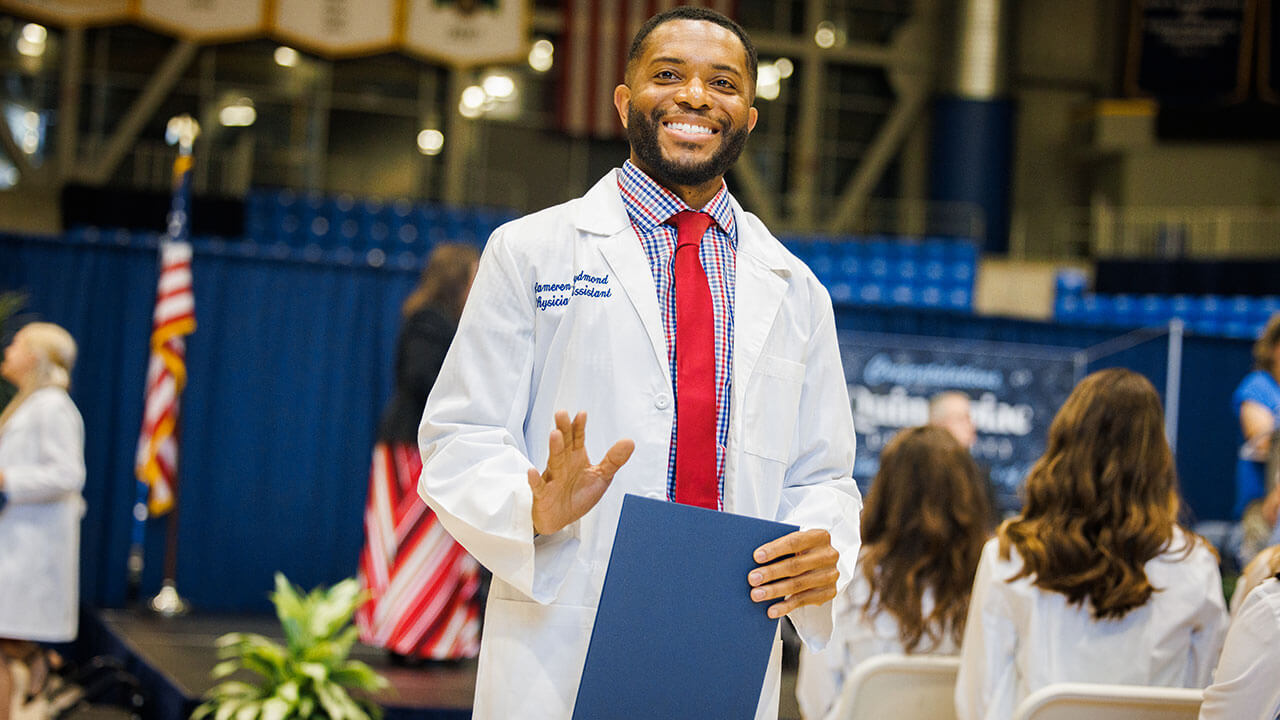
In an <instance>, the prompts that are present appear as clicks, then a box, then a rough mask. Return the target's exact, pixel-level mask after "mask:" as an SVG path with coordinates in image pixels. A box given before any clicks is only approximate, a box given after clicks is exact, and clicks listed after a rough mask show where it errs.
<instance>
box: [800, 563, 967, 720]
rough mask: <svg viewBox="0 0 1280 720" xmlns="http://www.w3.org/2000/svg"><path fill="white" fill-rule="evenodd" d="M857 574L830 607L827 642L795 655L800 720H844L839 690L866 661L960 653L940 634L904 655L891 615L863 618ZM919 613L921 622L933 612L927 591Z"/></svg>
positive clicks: (864, 591) (863, 584)
mask: <svg viewBox="0 0 1280 720" xmlns="http://www.w3.org/2000/svg"><path fill="white" fill-rule="evenodd" d="M862 573H863V569H862V567H859V568H858V572H856V573H854V578H853V580H852V581H851V582H850V583H849V589H848V590H846V591H845V592H843V593H841V594H840V595H839V596H838V597H836V599H835V600H834V601H833V602H834V603H835V627H834V628H833V629H832V631H831V642H829V643H827V646H826V647H825V648H823V649H821V650H810V649H808V648H801V649H800V658H799V661H800V662H799V667H798V668H797V671H796V701H797V702H798V703H799V705H800V715H801V716H802V717H804V719H805V720H841V719H842V718H844V717H846V716H847V714H848V713H847V711H846V710H845V708H844V707H843V706H842V704H841V702H840V700H841V694H842V693H843V692H844V684H845V682H846V681H847V680H848V679H849V676H850V675H852V674H853V671H854V669H855V668H857V667H858V665H859V664H861V663H862V662H863V661H865V660H870V659H871V658H874V657H878V656H880V655H906V654H911V655H955V654H956V653H958V652H959V651H960V648H959V646H957V644H956V641H955V639H954V636H953V635H952V634H951V632H950V631H949V630H944V631H943V632H942V635H941V637H940V638H939V639H938V642H937V643H930V641H929V640H928V638H925V639H923V640H921V641H920V645H919V646H917V647H916V648H914V649H913V650H912V651H911V652H910V653H907V651H906V649H905V648H903V647H902V638H901V635H900V634H899V633H900V627H899V625H898V619H897V618H895V617H894V616H893V613H891V612H889V611H887V610H881V611H880V612H878V613H875V614H874V615H873V616H871V617H867V615H866V613H865V612H863V607H865V606H866V604H867V598H868V597H870V595H871V584H870V583H868V582H867V579H866V577H865V576H864V575H863V574H862ZM920 612H921V615H923V616H925V617H928V616H929V613H931V612H933V591H932V590H926V591H925V592H924V593H923V594H922V595H921V597H920Z"/></svg>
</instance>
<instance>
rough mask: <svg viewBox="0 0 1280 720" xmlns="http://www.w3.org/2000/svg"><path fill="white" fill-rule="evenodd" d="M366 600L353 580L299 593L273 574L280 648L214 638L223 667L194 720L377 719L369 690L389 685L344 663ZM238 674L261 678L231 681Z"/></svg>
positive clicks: (250, 638) (255, 640)
mask: <svg viewBox="0 0 1280 720" xmlns="http://www.w3.org/2000/svg"><path fill="white" fill-rule="evenodd" d="M365 599H366V598H365V595H364V593H362V592H361V591H360V585H359V583H358V582H356V580H355V579H353V578H348V579H346V580H343V581H342V582H340V583H338V584H337V585H334V586H333V587H332V588H329V589H327V590H326V589H325V588H323V587H319V588H316V589H314V590H312V591H311V592H310V593H308V594H306V595H304V594H303V593H302V591H301V590H300V589H299V588H296V587H294V586H293V585H292V584H291V583H290V582H289V581H288V580H287V579H285V576H284V575H283V574H281V573H276V589H275V592H273V593H271V602H272V604H274V605H275V607H276V616H277V617H279V618H280V625H281V626H282V627H283V629H284V636H285V645H284V646H282V645H280V643H277V642H275V641H273V640H270V639H268V638H265V637H263V636H261V635H257V634H254V633H228V634H226V635H223V636H222V637H220V638H218V640H217V646H218V658H219V659H220V660H221V662H219V663H218V664H217V665H216V666H215V667H214V668H213V672H212V675H213V677H214V679H216V680H222V682H220V683H218V684H217V685H215V686H214V687H213V688H211V689H210V690H209V692H207V693H205V696H204V697H205V701H204V702H203V703H201V705H200V706H199V707H197V708H196V710H195V712H193V713H192V714H191V720H201V718H205V717H208V716H212V720H232V719H233V718H234V720H293V719H295V718H297V719H298V720H303V719H305V718H331V719H332V720H379V719H380V718H381V717H382V708H381V707H379V706H378V704H377V703H375V702H374V701H373V700H372V699H371V697H370V693H373V692H375V691H377V690H380V689H382V688H385V687H387V681H386V678H384V677H382V676H381V675H379V674H378V673H376V672H374V671H373V669H372V668H370V667H369V666H368V665H366V664H365V663H362V662H360V661H358V660H349V659H347V655H348V654H350V652H351V647H352V646H353V645H354V644H355V641H356V628H355V627H352V626H350V622H351V616H352V614H353V613H355V610H356V608H358V607H359V606H360V604H361V603H363V602H364V601H365ZM241 670H246V671H249V672H251V673H255V674H257V675H258V676H260V678H259V680H258V682H257V684H253V683H249V682H245V681H242V680H235V679H231V678H230V677H229V676H230V675H232V674H233V673H236V672H238V671H241Z"/></svg>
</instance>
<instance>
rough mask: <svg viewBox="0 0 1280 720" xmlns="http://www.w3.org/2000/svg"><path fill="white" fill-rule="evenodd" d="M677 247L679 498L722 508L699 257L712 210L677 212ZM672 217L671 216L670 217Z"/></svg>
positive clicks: (710, 324) (711, 327)
mask: <svg viewBox="0 0 1280 720" xmlns="http://www.w3.org/2000/svg"><path fill="white" fill-rule="evenodd" d="M672 221H674V222H675V226H676V238H677V239H676V252H675V257H674V259H673V260H672V274H673V275H674V276H675V287H676V502H678V503H684V504H686V505H698V506H700V507H705V508H711V509H712V510H716V509H718V508H719V505H720V503H719V496H720V493H719V487H718V486H719V483H718V482H717V480H716V330H715V313H714V312H713V308H712V305H711V286H710V285H708V284H707V274H706V272H705V271H704V270H703V268H702V260H701V259H699V257H698V245H699V244H700V243H701V242H702V235H703V234H704V233H705V232H706V231H707V228H708V227H710V226H711V216H710V215H708V214H706V213H701V212H694V211H692V210H685V211H683V212H679V213H676V214H675V215H674V216H673V217H672ZM668 222H671V221H668Z"/></svg>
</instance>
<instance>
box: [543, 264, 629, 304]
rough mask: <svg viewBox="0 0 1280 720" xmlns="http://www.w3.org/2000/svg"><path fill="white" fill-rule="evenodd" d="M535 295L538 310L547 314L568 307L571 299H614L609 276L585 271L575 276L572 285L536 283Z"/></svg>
mask: <svg viewBox="0 0 1280 720" xmlns="http://www.w3.org/2000/svg"><path fill="white" fill-rule="evenodd" d="M533 294H534V302H535V304H536V305H537V306H538V310H540V311H542V312H546V311H547V309H548V308H554V307H563V306H565V305H568V304H569V299H570V298H571V297H584V298H593V299H600V298H609V297H613V288H612V287H611V286H610V285H609V276H608V275H607V274H606V275H591V274H589V273H587V272H585V271H583V272H580V273H578V274H577V275H575V276H574V278H573V282H571V283H567V282H565V283H534V285H533Z"/></svg>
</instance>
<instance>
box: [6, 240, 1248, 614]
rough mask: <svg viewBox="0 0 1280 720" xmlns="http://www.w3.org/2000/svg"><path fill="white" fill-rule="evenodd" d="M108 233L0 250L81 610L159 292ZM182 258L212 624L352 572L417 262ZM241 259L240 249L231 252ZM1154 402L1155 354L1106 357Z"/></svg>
mask: <svg viewBox="0 0 1280 720" xmlns="http://www.w3.org/2000/svg"><path fill="white" fill-rule="evenodd" d="M138 245H139V244H138V242H137V238H136V237H135V238H133V239H132V240H131V241H129V243H127V244H125V243H120V242H117V239H116V238H113V237H112V236H106V237H103V238H101V239H99V240H98V241H97V242H93V243H87V242H79V241H74V240H68V239H64V238H21V237H7V236H0V291H3V290H22V291H24V292H26V293H27V294H28V295H29V302H28V303H27V308H28V310H29V313H28V318H29V319H37V318H38V319H44V320H50V321H53V322H56V323H59V324H61V325H63V326H65V327H66V328H67V329H68V330H70V331H71V333H72V334H73V335H74V336H75V337H76V339H77V341H78V342H79V343H80V349H81V358H80V361H79V363H78V364H77V367H76V372H75V375H74V378H73V382H74V386H73V388H72V397H73V398H74V399H75V400H76V403H77V404H78V405H79V407H80V409H81V412H82V413H83V415H84V420H85V427H86V431H87V432H86V449H85V451H86V462H87V464H88V468H89V477H88V482H87V486H86V488H85V497H86V500H87V501H88V508H89V509H88V514H87V515H86V517H85V521H84V526H83V543H82V545H83V552H82V564H83V570H82V574H83V587H82V593H83V597H84V599H85V600H86V601H87V602H90V603H93V604H96V605H99V606H119V605H121V604H123V602H124V600H125V590H126V580H125V561H126V557H127V554H128V547H129V536H130V528H131V523H132V519H131V510H132V505H133V502H134V496H135V491H136V490H135V485H136V483H135V480H134V476H133V456H134V450H135V445H136V443H137V437H138V428H139V422H140V417H141V412H142V393H143V380H144V376H145V373H146V362H147V352H148V349H147V343H148V338H149V336H150V330H151V311H152V303H153V300H154V295H155V282H156V271H157V267H156V261H157V256H156V252H155V250H154V249H153V248H148V247H139V246H138ZM238 247H241V246H239V245H234V244H233V245H228V246H226V248H224V249H222V250H219V249H218V248H217V247H216V244H215V245H214V246H210V245H209V244H208V243H206V244H200V243H197V245H196V256H195V260H194V263H193V274H194V282H195V295H196V316H197V321H198V323H199V328H198V330H197V331H196V333H195V335H193V336H192V337H191V338H190V339H189V344H188V349H187V364H188V369H189V378H190V379H189V384H188V386H187V389H186V393H185V395H184V396H183V410H182V428H181V432H182V462H181V489H180V494H179V507H180V532H179V541H178V587H179V589H180V591H181V592H182V593H183V594H184V595H185V596H186V597H187V598H188V599H189V600H191V601H192V602H193V603H194V604H195V606H196V607H197V608H199V609H201V610H207V611H262V610H266V609H268V608H269V607H270V606H269V604H268V602H267V598H266V595H267V592H268V591H269V590H270V588H271V586H272V583H271V575H272V573H273V572H275V571H276V570H281V571H283V572H284V573H285V574H287V575H288V576H289V577H290V579H292V580H293V581H294V582H296V583H299V584H301V585H303V586H304V587H305V586H311V585H315V584H319V583H333V582H335V581H337V580H339V579H341V578H343V577H346V576H349V575H352V574H354V573H355V568H356V558H357V554H358V552H359V548H360V544H361V542H362V529H361V521H362V520H361V515H362V512H363V503H364V497H365V492H366V486H367V474H368V463H369V457H370V449H371V446H372V442H373V437H374V431H375V428H376V424H377V419H378V416H379V413H380V412H381V408H382V406H383V404H384V402H385V400H386V398H387V396H388V395H389V393H390V388H391V362H392V353H393V351H394V344H395V336H396V332H397V330H398V326H399V305H400V303H401V301H402V300H403V298H404V297H405V296H406V295H407V294H408V292H409V290H410V288H411V287H412V285H413V283H414V281H415V280H416V275H417V269H416V268H417V267H418V266H417V265H416V264H414V263H408V262H406V263H404V264H400V263H388V264H387V265H386V266H383V267H378V268H374V267H369V266H367V265H364V264H362V263H361V262H359V261H356V262H352V261H351V259H350V258H347V259H346V260H345V261H344V260H341V259H339V260H335V259H333V258H331V257H327V256H326V257H325V258H320V259H318V260H316V261H306V260H303V259H300V258H299V257H298V256H297V254H296V253H295V254H291V255H289V256H288V257H287V258H277V257H274V256H272V253H271V252H268V251H266V250H264V251H263V252H264V253H265V254H264V255H248V254H241V253H238V252H236V248H238ZM244 247H248V246H244ZM837 322H838V324H839V325H840V327H841V328H843V329H848V330H864V331H874V332H889V333H907V334H912V335H925V336H935V337H957V338H969V339H975V340H999V341H1002V342H1023V343H1031V344H1039V345H1055V346H1064V347H1075V348H1086V347H1090V346H1093V345H1096V344H1097V343H1100V342H1103V341H1105V340H1107V339H1109V338H1112V337H1115V336H1116V335H1117V334H1119V332H1120V331H1118V330H1114V329H1099V328H1083V327H1067V326H1061V325H1057V324H1051V323H1038V322H1027V321H1017V320H1006V319H993V318H981V317H975V316H970V315H964V314H948V313H940V312H936V311H916V310H910V309H903V308H893V309H877V308H849V307H846V308H840V309H838V311H837ZM1249 345H1250V344H1249V343H1248V342H1246V341H1240V340H1226V339H1219V338H1210V337H1195V336H1190V337H1188V338H1187V341H1186V347H1185V352H1186V355H1185V357H1184V366H1183V367H1184V375H1183V383H1182V412H1181V421H1180V423H1179V433H1178V466H1179V470H1180V473H1181V477H1182V481H1183V489H1184V494H1185V496H1186V497H1187V500H1188V502H1189V504H1190V505H1191V507H1192V509H1193V510H1194V512H1195V515H1196V516H1197V517H1198V518H1200V519H1207V518H1225V517H1227V516H1228V514H1229V512H1230V507H1231V503H1232V493H1233V480H1232V477H1233V476H1232V472H1233V463H1234V457H1235V448H1236V444H1237V442H1238V438H1237V437H1236V433H1237V432H1238V431H1237V430H1236V424H1237V423H1236V421H1235V418H1233V417H1232V416H1231V410H1230V395H1231V392H1232V389H1233V388H1234V386H1235V384H1236V383H1237V382H1238V381H1239V379H1240V378H1241V377H1242V376H1243V375H1244V374H1245V373H1246V372H1247V371H1248V369H1249V367H1250V356H1249ZM1112 365H1123V366H1126V367H1131V368H1133V369H1135V370H1138V371H1140V372H1143V373H1144V374H1146V375H1147V376H1148V377H1150V378H1151V380H1152V382H1153V383H1155V385H1156V387H1157V388H1158V389H1160V390H1161V391H1163V389H1164V381H1165V353H1164V341H1163V339H1160V340H1155V341H1152V342H1148V343H1145V344H1144V345H1141V346H1139V347H1137V348H1134V349H1132V350H1129V351H1126V352H1123V353H1120V354H1118V355H1114V356H1111V357H1108V358H1105V359H1103V360H1101V361H1099V362H1097V363H1095V364H1094V365H1092V366H1091V367H1090V368H1089V369H1090V370H1093V369H1098V368H1101V367H1106V366H1112ZM164 522H165V521H164V520H163V519H160V520H155V521H151V522H150V523H149V524H148V536H147V566H146V567H147V570H146V573H145V575H144V583H143V592H144V593H146V594H148V595H149V594H152V593H154V592H155V591H156V590H157V589H158V587H159V582H160V576H161V570H162V559H163V549H164V548H163V546H164Z"/></svg>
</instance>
